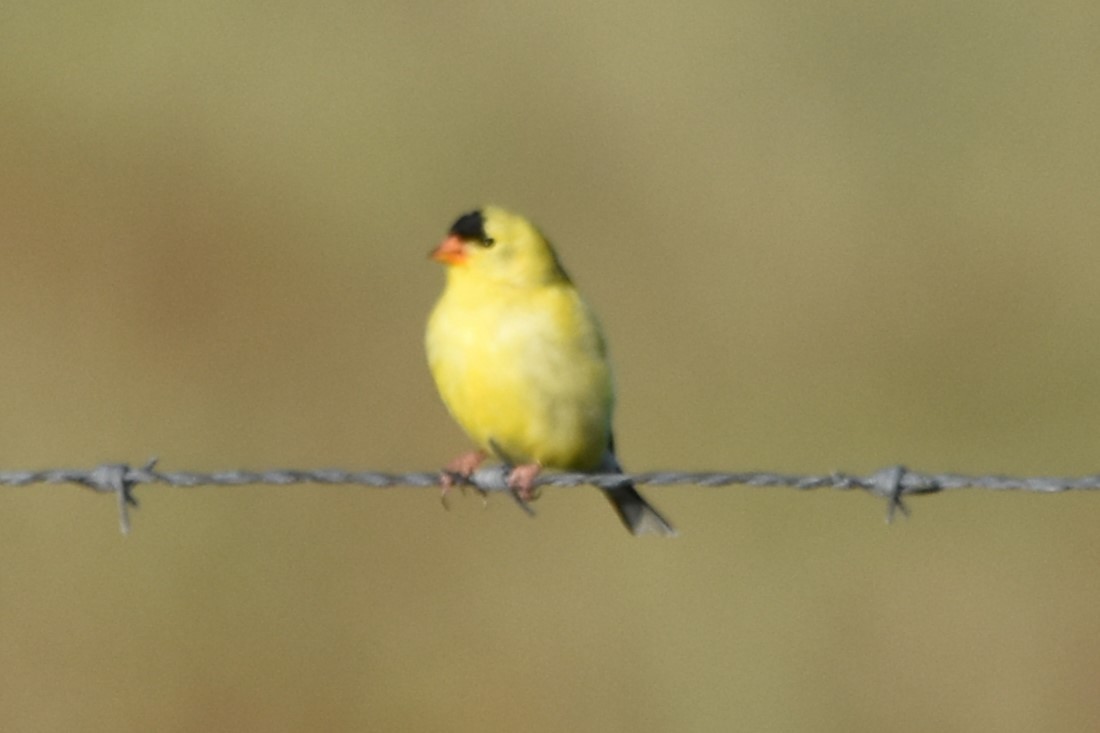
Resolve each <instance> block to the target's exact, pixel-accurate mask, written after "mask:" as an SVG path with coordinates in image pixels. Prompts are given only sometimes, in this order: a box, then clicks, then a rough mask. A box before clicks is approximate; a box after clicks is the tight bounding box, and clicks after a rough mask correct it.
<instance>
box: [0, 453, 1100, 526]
mask: <svg viewBox="0 0 1100 733" xmlns="http://www.w3.org/2000/svg"><path fill="white" fill-rule="evenodd" d="M156 463H157V459H155V458H154V459H152V460H150V461H148V462H147V463H146V464H145V465H143V466H141V467H133V466H130V465H128V464H124V463H109V464H104V465H101V466H97V467H96V468H93V469H90V470H88V469H45V470H41V471H0V485H6V486H28V485H31V484H77V485H80V486H84V487H86V488H89V489H92V490H93V491H97V492H101V493H109V494H114V495H115V497H116V500H117V501H118V512H119V527H120V529H121V530H122V533H123V534H128V533H129V532H130V507H136V506H137V499H135V498H134V487H136V486H137V485H139V484H166V485H168V486H174V487H177V488H192V487H196V486H244V485H248V484H268V485H274V486H288V485H291V484H349V485H357V486H370V487H374V488H390V487H397V486H410V487H426V486H436V487H439V486H441V477H442V474H441V472H439V471H418V472H411V473H384V472H380V471H345V470H341V469H331V468H322V469H304V470H303V469H274V470H266V471H242V470H235V471H217V472H214V473H199V472H194V471H157V470H156ZM508 470H509V469H508V468H507V467H505V466H491V467H488V468H482V469H478V470H477V471H476V472H474V474H473V475H471V476H469V477H465V478H464V477H460V476H455V475H453V474H452V478H454V479H455V480H456V481H458V482H459V483H461V484H464V485H467V486H471V487H473V488H475V489H477V490H478V491H483V492H511V489H510V488H509V486H508ZM628 481H629V482H631V483H634V484H639V485H641V484H647V485H650V486H657V485H659V486H674V485H675V486H683V485H691V486H704V487H719V486H735V485H740V486H787V487H790V488H794V489H800V490H811V489H841V490H850V489H857V490H861V491H866V492H868V493H869V494H871V495H872V496H876V497H879V498H883V499H885V500H886V501H887V507H886V520H887V521H888V522H889V521H891V520H892V519H893V517H894V515H895V513H896V512H899V511H900V512H901V513H902V514H903V515H906V516H908V514H909V510H908V508H907V507H906V505H905V504H904V503H903V498H904V497H906V496H912V495H916V494H932V493H937V492H940V491H951V490H955V489H966V488H976V489H991V490H994V491H1030V492H1038V493H1044V494H1051V493H1058V492H1062V491H1089V490H1097V489H1100V474H1094V475H1090V476H1078V477H1057V476H1002V475H984V476H970V475H966V474H960V473H939V474H932V473H922V472H919V471H911V470H909V469H907V468H905V467H904V466H890V467H888V468H884V469H881V470H879V471H876V472H875V473H872V474H870V475H867V476H858V475H855V474H848V473H840V472H834V473H830V474H825V475H818V476H813V475H810V476H802V475H795V474H782V473H773V472H770V471H742V472H692V471H657V472H650V473H631V474H592V473H550V474H543V475H540V476H539V477H538V478H537V480H536V481H535V486H537V487H548V486H554V487H569V486H581V485H591V486H600V487H605V488H609V487H613V486H617V485H619V484H622V483H625V482H628ZM521 503H522V502H521Z"/></svg>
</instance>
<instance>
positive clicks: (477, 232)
mask: <svg viewBox="0 0 1100 733" xmlns="http://www.w3.org/2000/svg"><path fill="white" fill-rule="evenodd" d="M451 234H453V235H455V236H456V237H461V238H462V239H473V240H476V241H478V242H481V243H483V244H485V243H487V242H488V241H489V235H487V234H486V233H485V217H484V216H482V215H481V212H480V211H471V212H470V213H469V214H463V215H462V216H460V217H458V219H457V220H456V221H455V223H454V224H452V225H451Z"/></svg>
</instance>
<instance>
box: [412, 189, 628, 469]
mask: <svg viewBox="0 0 1100 733" xmlns="http://www.w3.org/2000/svg"><path fill="white" fill-rule="evenodd" d="M485 218H486V224H485V228H486V231H487V233H489V235H490V236H491V237H493V238H494V240H495V241H494V243H493V245H492V246H491V247H488V248H485V249H480V248H477V249H475V251H473V252H471V255H470V258H469V261H468V262H466V263H463V264H460V265H455V266H452V267H449V268H448V272H447V286H446V288H445V289H444V291H443V296H442V297H441V298H440V299H439V302H438V303H437V304H436V306H435V309H434V310H433V311H432V315H431V317H430V319H429V321H428V333H427V342H426V343H427V350H428V363H429V366H430V368H431V371H432V375H433V377H434V378H435V380H436V384H437V386H438V387H439V392H440V395H441V396H442V398H443V402H444V403H445V404H446V405H447V408H448V409H449V410H450V412H451V414H452V415H453V416H454V418H455V419H456V420H457V421H458V423H459V424H460V425H461V426H462V427H463V429H464V430H465V431H466V432H467V433H468V434H469V435H470V437H471V438H472V439H473V440H474V442H475V443H477V444H478V445H479V446H480V447H481V448H482V449H484V450H486V451H489V452H492V453H495V452H496V450H494V446H495V448H497V449H499V451H500V452H501V453H502V454H503V455H499V456H498V457H499V458H502V459H506V460H508V461H510V462H513V463H531V462H537V463H540V464H542V465H544V466H548V467H551V468H560V469H569V470H591V469H594V468H596V467H597V466H598V465H599V464H600V460H601V458H602V457H603V454H604V452H605V451H606V450H607V446H608V441H609V439H610V430H611V428H610V422H611V409H612V401H613V397H612V386H611V372H610V369H609V367H608V364H607V355H606V351H605V348H604V341H603V337H602V335H601V333H600V328H599V325H598V324H597V322H596V319H595V317H594V316H593V314H592V311H591V310H590V309H589V308H588V306H587V305H586V304H585V302H584V300H583V299H582V298H581V296H580V293H578V292H577V289H576V288H575V287H574V286H573V284H572V283H571V282H570V281H569V278H568V277H567V276H566V275H565V273H564V271H563V270H562V269H561V267H560V265H559V264H558V262H557V258H556V257H555V256H554V253H553V250H551V249H550V245H549V244H548V243H547V242H546V240H545V239H544V238H543V237H542V235H541V234H539V233H538V231H537V230H536V229H535V228H534V227H533V226H531V225H530V223H528V222H527V221H526V220H525V219H522V218H521V217H518V216H515V215H512V214H507V213H506V212H503V211H502V210H500V209H495V208H487V209H486V210H485Z"/></svg>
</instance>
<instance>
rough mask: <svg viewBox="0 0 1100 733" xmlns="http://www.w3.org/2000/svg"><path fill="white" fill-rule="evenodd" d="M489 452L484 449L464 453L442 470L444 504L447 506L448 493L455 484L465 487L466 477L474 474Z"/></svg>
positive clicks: (440, 496)
mask: <svg viewBox="0 0 1100 733" xmlns="http://www.w3.org/2000/svg"><path fill="white" fill-rule="evenodd" d="M487 456H488V454H487V453H486V452H485V451H482V450H472V451H470V452H468V453H463V454H462V455H460V456H459V457H458V458H455V459H454V460H453V461H451V462H450V463H448V464H447V465H446V466H445V467H444V469H443V471H442V472H440V474H439V484H440V486H442V487H443V491H442V492H441V493H440V495H439V498H440V500H441V501H442V502H443V506H444V507H446V506H447V494H449V493H451V490H452V489H454V487H455V486H458V487H459V488H464V487H465V486H466V479H468V478H470V476H472V475H473V473H474V471H476V470H477V467H478V466H480V465H481V464H482V462H483V461H484V460H485V459H486V457H487Z"/></svg>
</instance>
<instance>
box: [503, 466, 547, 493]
mask: <svg viewBox="0 0 1100 733" xmlns="http://www.w3.org/2000/svg"><path fill="white" fill-rule="evenodd" d="M541 470H542V466H540V465H539V464H537V463H524V464H523V465H521V466H516V467H515V468H513V469H512V473H510V474H508V488H510V489H511V490H512V491H514V492H515V494H516V496H517V497H518V498H519V500H520V501H523V502H525V503H526V502H529V501H531V500H532V499H534V498H535V495H536V494H537V493H538V492H537V491H536V489H535V479H536V478H538V475H539V471H541Z"/></svg>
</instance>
